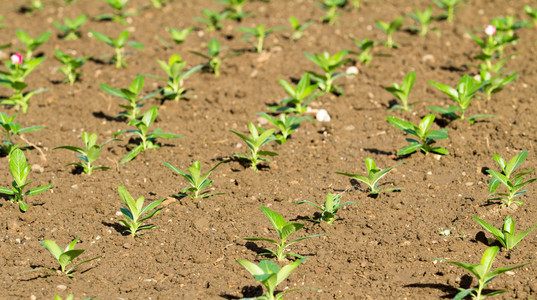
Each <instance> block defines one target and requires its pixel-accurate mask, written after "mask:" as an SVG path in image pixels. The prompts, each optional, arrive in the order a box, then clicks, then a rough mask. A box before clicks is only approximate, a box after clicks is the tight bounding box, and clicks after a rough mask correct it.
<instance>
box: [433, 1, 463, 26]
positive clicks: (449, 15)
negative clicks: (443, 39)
mask: <svg viewBox="0 0 537 300" xmlns="http://www.w3.org/2000/svg"><path fill="white" fill-rule="evenodd" d="M433 1H434V3H435V4H436V5H437V6H438V7H440V8H441V9H443V10H445V12H444V13H443V14H442V15H441V18H445V19H446V20H447V21H448V22H449V23H451V22H453V18H454V17H455V12H456V11H457V10H458V9H459V7H458V4H459V3H462V2H463V0H433Z"/></svg>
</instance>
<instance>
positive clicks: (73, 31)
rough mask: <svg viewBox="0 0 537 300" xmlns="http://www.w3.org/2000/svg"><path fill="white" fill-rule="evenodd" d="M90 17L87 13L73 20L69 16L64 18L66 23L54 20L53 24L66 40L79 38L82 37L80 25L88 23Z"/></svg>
mask: <svg viewBox="0 0 537 300" xmlns="http://www.w3.org/2000/svg"><path fill="white" fill-rule="evenodd" d="M87 19H88V16H87V15H80V16H78V17H76V18H75V19H73V20H70V19H68V18H64V19H63V23H64V24H65V25H62V24H60V22H58V21H56V20H53V21H52V24H54V26H56V28H58V30H60V31H61V32H62V33H61V35H60V37H61V38H62V39H64V40H77V39H78V38H79V37H80V31H79V29H80V27H82V25H84V23H86V20H87Z"/></svg>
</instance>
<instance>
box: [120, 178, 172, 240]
mask: <svg viewBox="0 0 537 300" xmlns="http://www.w3.org/2000/svg"><path fill="white" fill-rule="evenodd" d="M117 191H118V193H119V196H120V197H121V200H122V201H123V203H124V204H125V205H126V206H127V207H121V208H120V210H121V213H122V214H123V216H124V217H125V219H124V220H119V223H121V225H123V226H125V227H127V228H128V229H127V230H125V232H129V233H130V234H131V236H132V237H133V238H135V237H136V236H138V235H139V233H138V232H139V231H141V230H147V229H151V228H153V227H155V226H156V225H144V226H142V223H143V222H144V221H145V220H148V219H151V218H152V217H154V216H155V215H156V214H157V213H158V212H159V211H161V210H162V208H163V207H159V208H157V206H158V205H159V204H161V203H162V202H163V201H164V200H166V199H161V200H157V201H154V202H152V203H151V204H149V205H147V206H146V207H144V197H143V196H142V197H140V198H138V199H137V200H136V201H134V198H132V196H131V194H129V192H128V191H127V189H126V188H125V187H123V186H121V185H120V186H118V187H117ZM144 214H145V216H143V215H144Z"/></svg>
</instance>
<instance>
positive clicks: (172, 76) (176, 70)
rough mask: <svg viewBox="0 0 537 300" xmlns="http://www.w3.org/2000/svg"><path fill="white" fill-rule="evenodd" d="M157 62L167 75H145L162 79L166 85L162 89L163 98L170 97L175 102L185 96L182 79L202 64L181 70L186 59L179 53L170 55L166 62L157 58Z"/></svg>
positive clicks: (194, 71) (199, 68)
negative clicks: (165, 76) (164, 76)
mask: <svg viewBox="0 0 537 300" xmlns="http://www.w3.org/2000/svg"><path fill="white" fill-rule="evenodd" d="M157 62H158V64H159V66H160V67H161V68H162V69H163V70H164V72H166V75H167V76H168V77H167V78H163V77H157V76H153V75H147V76H149V77H153V78H156V79H158V80H161V81H164V82H165V83H166V86H165V87H164V89H163V90H162V93H163V96H164V99H172V100H173V101H175V102H179V100H181V99H182V98H184V97H185V92H186V89H185V88H184V87H183V82H184V80H185V79H186V78H188V77H189V76H190V75H192V74H194V73H196V72H197V71H199V70H201V69H202V68H203V65H197V66H195V67H193V68H191V69H190V70H187V71H184V72H183V69H184V68H185V67H186V61H183V60H182V59H181V56H180V55H179V54H174V55H172V56H171V57H170V59H169V60H168V62H164V61H162V60H157Z"/></svg>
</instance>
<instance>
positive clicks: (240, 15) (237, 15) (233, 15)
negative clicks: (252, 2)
mask: <svg viewBox="0 0 537 300" xmlns="http://www.w3.org/2000/svg"><path fill="white" fill-rule="evenodd" d="M215 1H216V2H218V3H220V4H223V5H227V6H228V8H226V11H229V12H230V14H229V16H228V18H229V19H233V20H237V21H239V22H240V21H242V19H244V18H246V17H247V16H248V15H249V13H247V12H244V11H243V9H244V4H246V2H248V1H249V0H215Z"/></svg>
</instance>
